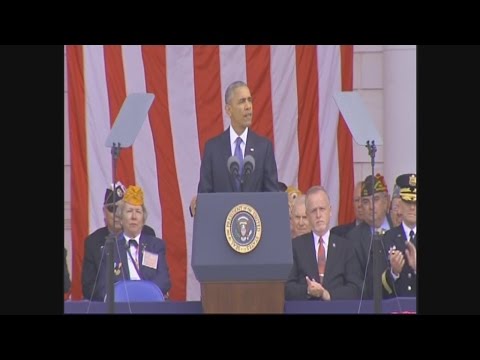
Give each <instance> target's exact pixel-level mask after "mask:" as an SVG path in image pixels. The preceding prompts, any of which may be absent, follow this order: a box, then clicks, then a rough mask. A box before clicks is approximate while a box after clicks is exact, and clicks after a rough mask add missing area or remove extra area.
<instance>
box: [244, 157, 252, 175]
mask: <svg viewBox="0 0 480 360" xmlns="http://www.w3.org/2000/svg"><path fill="white" fill-rule="evenodd" d="M254 170H255V158H254V157H253V156H252V155H247V156H245V159H244V160H243V178H246V177H247V176H248V175H250V174H251V173H253V171H254Z"/></svg>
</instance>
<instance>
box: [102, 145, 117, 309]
mask: <svg viewBox="0 0 480 360" xmlns="http://www.w3.org/2000/svg"><path fill="white" fill-rule="evenodd" d="M119 156H120V143H119V144H118V145H116V144H115V143H113V146H112V181H113V182H112V183H113V198H112V201H113V228H114V229H115V218H116V216H115V215H116V213H117V199H116V198H115V197H116V191H115V183H116V180H115V179H116V174H117V159H118V157H119ZM115 240H116V238H115V234H114V233H112V232H110V233H109V234H108V236H107V238H106V241H105V252H106V257H107V259H106V261H107V275H106V276H107V279H106V285H107V309H108V313H109V314H113V313H115V306H114V304H115V292H114V291H113V277H114V273H113V270H114V269H113V268H114V256H113V252H114V244H115Z"/></svg>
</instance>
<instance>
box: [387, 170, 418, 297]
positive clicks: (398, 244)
mask: <svg viewBox="0 0 480 360" xmlns="http://www.w3.org/2000/svg"><path fill="white" fill-rule="evenodd" d="M396 184H397V185H398V187H399V188H400V199H401V200H400V203H399V204H398V206H399V207H400V209H399V210H400V212H401V214H402V222H401V223H400V225H399V226H397V227H394V228H393V229H391V230H389V231H387V232H386V233H385V236H384V238H383V242H384V244H385V248H386V249H388V250H389V261H390V266H389V267H388V268H387V270H385V271H384V273H383V274H382V284H383V288H384V292H386V294H385V297H395V296H401V297H415V296H416V294H417V284H416V282H417V248H416V247H417V175H416V174H403V175H400V176H398V177H397V180H396Z"/></svg>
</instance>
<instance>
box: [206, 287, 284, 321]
mask: <svg viewBox="0 0 480 360" xmlns="http://www.w3.org/2000/svg"><path fill="white" fill-rule="evenodd" d="M201 290H202V307H203V312H204V313H205V314H283V313H284V308H285V282H284V281H247V282H240V281H238V282H203V283H202V284H201Z"/></svg>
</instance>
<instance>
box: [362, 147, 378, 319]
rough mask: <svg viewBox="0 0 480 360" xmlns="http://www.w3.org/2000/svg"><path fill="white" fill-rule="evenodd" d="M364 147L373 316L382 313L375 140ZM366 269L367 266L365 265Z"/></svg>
mask: <svg viewBox="0 0 480 360" xmlns="http://www.w3.org/2000/svg"><path fill="white" fill-rule="evenodd" d="M365 147H366V148H367V149H368V155H369V156H370V158H371V164H372V225H373V234H372V239H373V244H372V253H373V256H372V257H373V259H372V262H373V264H372V265H373V266H372V268H373V270H372V277H373V311H374V313H375V314H381V313H382V282H381V277H382V268H381V261H380V259H379V256H380V255H381V253H382V246H381V235H380V234H378V233H377V232H376V231H375V153H376V152H377V146H376V145H375V140H372V143H371V144H370V141H367V145H365ZM367 269H368V265H367Z"/></svg>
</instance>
